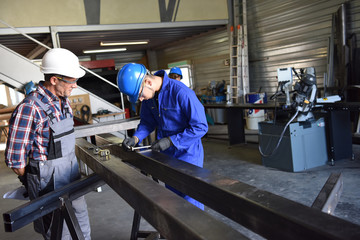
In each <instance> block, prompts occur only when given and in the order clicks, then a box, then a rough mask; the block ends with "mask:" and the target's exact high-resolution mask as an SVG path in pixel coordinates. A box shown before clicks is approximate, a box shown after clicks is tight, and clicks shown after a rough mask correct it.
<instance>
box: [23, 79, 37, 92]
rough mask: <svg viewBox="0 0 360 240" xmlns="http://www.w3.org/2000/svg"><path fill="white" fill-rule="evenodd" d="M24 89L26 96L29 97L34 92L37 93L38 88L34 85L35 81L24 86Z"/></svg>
mask: <svg viewBox="0 0 360 240" xmlns="http://www.w3.org/2000/svg"><path fill="white" fill-rule="evenodd" d="M24 89H25V95H26V96H27V95H29V93H31V92H32V91H35V90H36V86H35V84H34V83H33V81H30V82H28V83H27V84H25V86H24Z"/></svg>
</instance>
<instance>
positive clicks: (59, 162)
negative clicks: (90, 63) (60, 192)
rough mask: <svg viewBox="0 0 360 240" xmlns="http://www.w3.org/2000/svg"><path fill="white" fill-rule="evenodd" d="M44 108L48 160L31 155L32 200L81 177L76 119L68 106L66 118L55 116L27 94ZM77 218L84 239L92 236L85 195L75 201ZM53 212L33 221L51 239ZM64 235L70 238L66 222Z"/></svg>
mask: <svg viewBox="0 0 360 240" xmlns="http://www.w3.org/2000/svg"><path fill="white" fill-rule="evenodd" d="M27 98H30V99H31V100H34V101H35V102H36V103H38V104H39V105H40V108H41V109H42V110H44V111H45V113H46V115H47V117H48V121H49V127H50V141H49V147H48V158H47V161H36V160H32V159H30V161H29V165H30V171H29V172H28V173H27V181H28V192H29V198H30V199H31V200H33V199H35V198H37V197H39V196H42V195H44V194H46V193H48V192H51V191H53V190H55V189H58V188H61V187H63V186H65V185H67V184H69V183H71V182H73V181H75V180H77V179H79V178H80V173H79V166H78V162H77V159H76V156H75V134H74V120H73V117H72V116H71V114H70V112H69V109H68V108H64V111H65V116H66V118H64V119H62V120H59V121H58V120H56V118H55V116H54V114H53V112H52V110H51V109H50V108H49V107H48V106H46V104H44V103H43V102H42V101H41V100H40V99H38V98H37V97H35V96H31V95H30V96H28V97H27ZM72 207H73V209H74V212H75V215H76V217H77V220H78V222H79V224H80V227H81V231H82V232H83V234H84V237H85V239H91V238H90V223H89V217H88V212H87V205H86V202H85V198H84V196H82V197H80V198H77V199H75V200H73V201H72ZM51 222H52V213H50V214H48V215H46V216H44V217H43V218H40V219H38V220H36V221H35V222H34V228H35V231H37V232H39V233H41V234H43V236H44V238H45V239H50V230H51ZM62 239H71V236H70V233H69V230H68V228H67V225H66V224H65V223H64V227H63V233H62Z"/></svg>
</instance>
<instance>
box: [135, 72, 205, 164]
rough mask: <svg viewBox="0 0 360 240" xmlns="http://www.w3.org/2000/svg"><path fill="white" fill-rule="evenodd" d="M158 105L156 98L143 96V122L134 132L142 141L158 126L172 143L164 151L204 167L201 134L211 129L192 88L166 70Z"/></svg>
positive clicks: (160, 134)
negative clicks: (144, 98) (172, 77)
mask: <svg viewBox="0 0 360 240" xmlns="http://www.w3.org/2000/svg"><path fill="white" fill-rule="evenodd" d="M155 75H157V76H163V83H162V87H161V90H160V91H159V95H158V100H159V105H158V106H157V103H156V100H155V99H154V98H152V99H148V100H144V101H143V102H142V105H141V110H140V119H141V120H140V124H139V125H138V129H137V131H136V132H135V134H134V135H135V136H136V137H137V138H139V140H140V142H141V141H142V140H143V139H144V138H145V137H147V136H148V135H149V134H150V133H151V132H152V131H154V130H155V129H157V139H161V138H164V137H170V139H171V141H172V143H173V146H171V147H170V148H168V149H167V150H165V151H164V153H165V154H167V155H169V156H172V157H175V158H177V159H180V160H183V161H185V162H188V163H191V164H193V165H196V166H199V167H202V166H203V162H204V149H203V146H202V143H201V138H202V137H203V136H204V135H205V134H206V132H207V131H208V125H207V121H206V116H205V109H204V106H203V105H202V104H201V103H200V101H199V99H198V98H197V97H196V95H195V93H194V91H193V90H191V89H190V88H188V87H187V86H186V85H185V84H183V83H182V82H180V81H176V80H174V79H170V78H169V77H168V76H167V74H166V73H165V71H163V70H160V71H158V72H156V73H155Z"/></svg>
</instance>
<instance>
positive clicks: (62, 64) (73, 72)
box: [40, 48, 85, 78]
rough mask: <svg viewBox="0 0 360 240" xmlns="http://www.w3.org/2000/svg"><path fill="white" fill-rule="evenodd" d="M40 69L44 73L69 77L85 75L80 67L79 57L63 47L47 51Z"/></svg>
mask: <svg viewBox="0 0 360 240" xmlns="http://www.w3.org/2000/svg"><path fill="white" fill-rule="evenodd" d="M40 69H41V72H42V73H44V74H59V75H62V76H66V77H71V78H81V77H83V76H84V75H85V71H84V70H83V69H81V68H80V64H79V58H78V57H77V56H76V55H75V54H74V53H72V52H70V51H69V50H67V49H64V48H53V49H50V50H49V51H47V52H46V53H45V55H44V57H43V59H42V63H41V68H40Z"/></svg>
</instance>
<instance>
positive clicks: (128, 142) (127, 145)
mask: <svg viewBox="0 0 360 240" xmlns="http://www.w3.org/2000/svg"><path fill="white" fill-rule="evenodd" d="M135 145H136V140H135V138H134V137H131V138H125V140H124V141H123V142H122V144H121V146H122V148H123V149H124V150H125V151H131V147H134V146H135Z"/></svg>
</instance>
